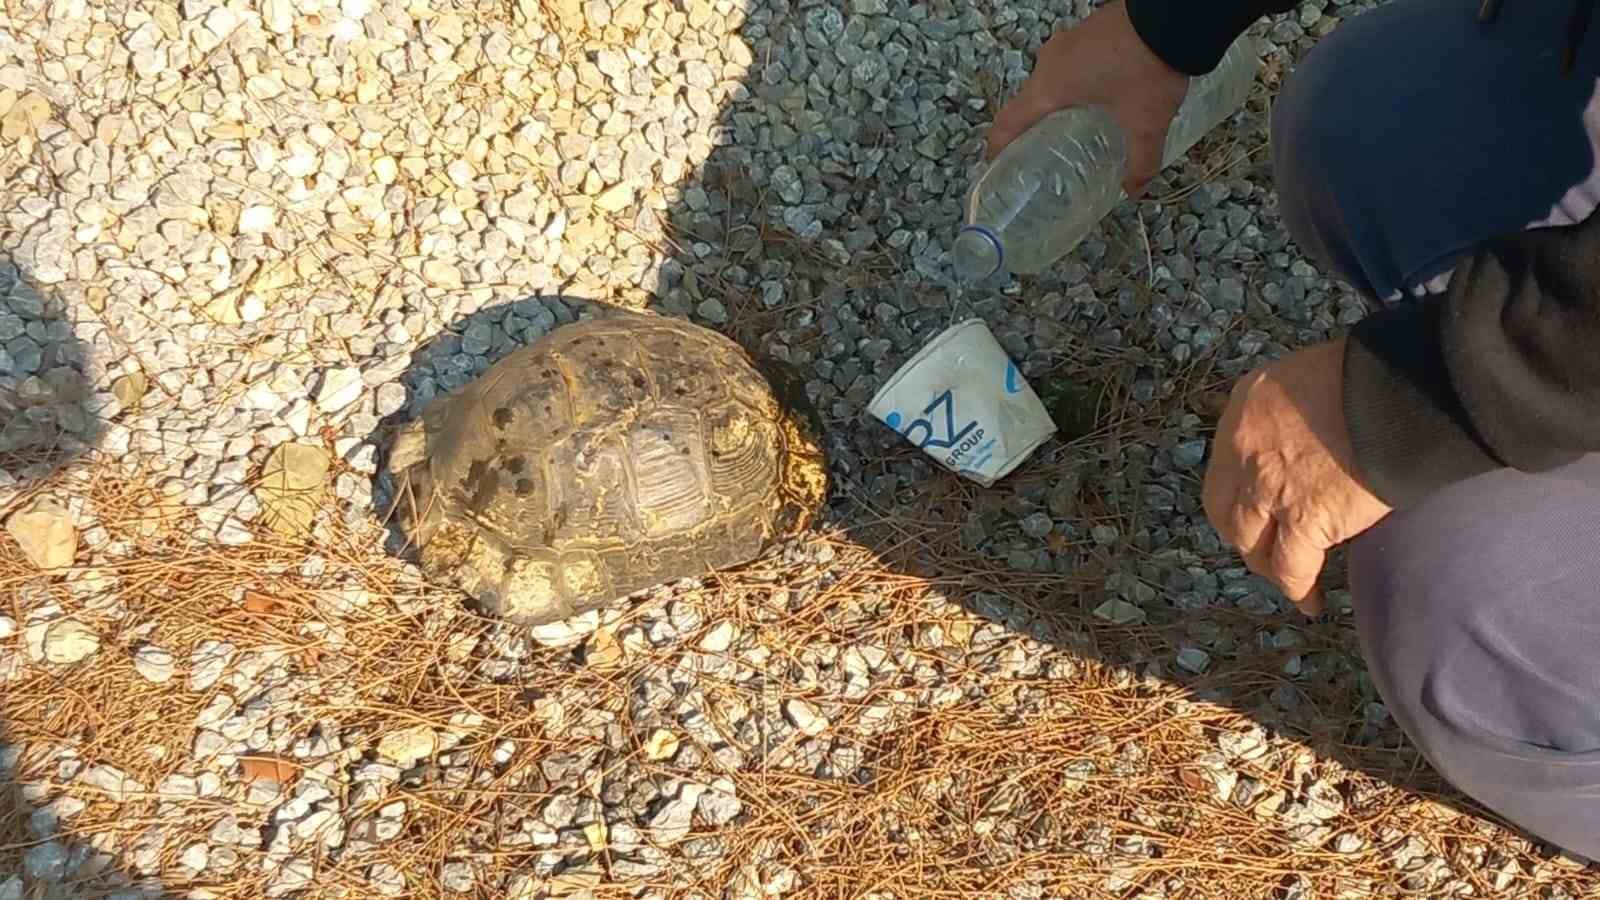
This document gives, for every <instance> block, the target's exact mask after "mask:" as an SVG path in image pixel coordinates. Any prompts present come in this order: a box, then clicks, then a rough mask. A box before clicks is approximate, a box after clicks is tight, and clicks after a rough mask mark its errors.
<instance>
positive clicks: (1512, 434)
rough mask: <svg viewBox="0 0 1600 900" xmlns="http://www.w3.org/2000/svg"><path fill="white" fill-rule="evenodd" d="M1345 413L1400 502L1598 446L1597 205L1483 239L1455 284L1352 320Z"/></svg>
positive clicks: (1380, 488) (1365, 472)
mask: <svg viewBox="0 0 1600 900" xmlns="http://www.w3.org/2000/svg"><path fill="white" fill-rule="evenodd" d="M1344 407H1345V421H1346V425H1347V427H1348V428H1349V430H1350V437H1351V442H1352V443H1353V444H1354V445H1355V451H1356V463H1357V466H1358V467H1359V468H1360V469H1361V471H1362V476H1363V479H1364V480H1365V481H1366V482H1367V485H1368V487H1369V488H1370V489H1371V490H1372V491H1373V492H1374V493H1376V494H1377V495H1378V496H1379V497H1381V498H1382V499H1383V500H1385V501H1386V502H1388V503H1389V504H1390V505H1391V506H1396V507H1399V506H1406V505H1410V504H1414V503H1416V502H1417V501H1418V500H1420V499H1422V498H1423V497H1425V496H1427V495H1428V494H1429V493H1430V492H1432V491H1434V490H1437V489H1438V488H1440V487H1442V486H1444V485H1446V484H1449V483H1450V482H1453V481H1457V480H1461V479H1465V478H1468V477H1471V476H1472V475H1475V474H1478V473H1480V472H1485V471H1489V470H1492V469H1496V468H1513V469H1518V470H1520V471H1524V472H1540V471H1548V470H1550V469H1553V468H1555V467H1557V466H1561V465H1564V464H1566V463H1570V462H1572V461H1574V460H1576V459H1577V458H1579V457H1581V456H1584V455H1586V454H1590V453H1596V452H1600V216H1591V217H1589V219H1587V220H1585V221H1584V222H1581V223H1579V224H1577V225H1569V226H1562V227H1555V228H1539V229H1533V230H1529V231H1520V232H1516V233H1514V234H1507V235H1502V236H1500V237H1497V238H1495V239H1492V240H1489V241H1486V242H1484V244H1483V245H1482V246H1480V247H1479V248H1478V249H1477V250H1476V251H1475V252H1473V253H1472V254H1471V256H1470V257H1468V258H1466V259H1464V260H1463V261H1462V263H1461V264H1459V265H1458V266H1457V268H1456V271H1455V274H1454V275H1453V277H1452V278H1451V280H1450V286H1449V287H1448V288H1447V289H1446V291H1445V293H1443V294H1441V295H1438V296H1435V297H1432V298H1429V299H1427V300H1424V301H1420V302H1417V301H1412V302H1403V303H1401V304H1399V305H1398V306H1396V307H1394V308H1392V309H1390V310H1387V311H1385V312H1382V313H1378V314H1377V315H1374V316H1371V317H1369V318H1367V319H1364V320H1363V321H1361V322H1360V323H1359V324H1357V325H1356V326H1355V327H1354V328H1353V329H1351V332H1350V337H1349V340H1348V343H1347V346H1346V352H1345V364H1344Z"/></svg>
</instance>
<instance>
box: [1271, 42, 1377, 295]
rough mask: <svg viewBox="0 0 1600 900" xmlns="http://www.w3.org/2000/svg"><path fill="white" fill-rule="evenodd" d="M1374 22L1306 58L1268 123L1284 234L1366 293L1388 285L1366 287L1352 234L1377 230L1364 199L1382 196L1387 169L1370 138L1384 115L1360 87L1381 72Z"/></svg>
mask: <svg viewBox="0 0 1600 900" xmlns="http://www.w3.org/2000/svg"><path fill="white" fill-rule="evenodd" d="M1371 15H1372V14H1371V13H1366V14H1364V15H1363V16H1358V17H1356V18H1355V19H1353V20H1351V21H1350V22H1347V23H1345V24H1344V25H1341V26H1340V27H1339V28H1338V29H1336V30H1335V31H1334V32H1333V33H1331V34H1329V35H1328V36H1327V37H1326V38H1324V39H1323V40H1322V41H1321V42H1320V43H1318V44H1317V45H1316V46H1315V47H1314V48H1313V49H1312V51H1311V52H1310V53H1309V54H1307V56H1306V57H1305V59H1304V60H1303V61H1302V62H1301V63H1300V65H1299V66H1298V67H1297V68H1295V70H1294V71H1293V72H1292V73H1290V74H1289V76H1288V77H1287V78H1286V80H1285V83H1284V86H1283V88H1282V90H1281V91H1280V92H1279V94H1278V96H1277V98H1276V99H1275V100H1274V101H1273V105H1272V112H1271V122H1270V133H1271V139H1270V152H1271V154H1272V167H1273V179H1274V182H1275V187H1276V192H1277V196H1278V208H1279V213H1280V216H1281V219H1282V222H1283V225H1284V227H1285V228H1286V229H1287V230H1288V232H1289V235H1290V237H1292V238H1293V239H1294V241H1295V243H1296V244H1297V245H1298V246H1299V247H1300V248H1301V249H1302V250H1303V251H1304V252H1305V253H1306V254H1307V255H1309V256H1310V257H1312V258H1313V259H1315V260H1316V261H1317V263H1318V264H1319V265H1321V266H1323V267H1324V268H1325V269H1328V270H1329V271H1330V273H1331V274H1336V275H1338V276H1339V277H1341V278H1344V279H1345V280H1346V281H1349V282H1351V283H1352V284H1353V285H1355V286H1356V287H1357V288H1358V289H1360V290H1362V291H1363V292H1364V293H1368V294H1372V293H1375V292H1380V291H1383V290H1384V289H1385V286H1383V285H1376V284H1371V283H1369V282H1370V281H1371V280H1372V279H1369V278H1368V277H1367V273H1366V272H1364V271H1363V266H1362V264H1361V262H1360V260H1359V254H1358V251H1357V250H1356V249H1355V247H1353V246H1352V244H1353V238H1354V234H1353V232H1354V231H1356V230H1358V229H1363V228H1368V227H1369V226H1370V225H1371V224H1372V223H1367V222H1362V221H1358V220H1357V216H1360V215H1370V210H1372V209H1373V208H1374V204H1372V203H1370V202H1366V200H1364V199H1363V198H1364V195H1365V194H1367V193H1368V192H1370V191H1372V190H1375V189H1380V188H1379V185H1380V184H1381V183H1382V181H1383V179H1382V177H1381V173H1382V172H1383V171H1384V166H1385V165H1388V164H1389V163H1388V161H1387V160H1386V159H1385V158H1384V153H1385V143H1384V142H1383V141H1381V140H1377V139H1375V138H1374V134H1373V125H1374V122H1375V121H1380V120H1381V116H1382V114H1381V113H1379V112H1378V111H1377V110H1375V109H1374V105H1375V103H1377V102H1379V101H1378V98H1377V97H1375V96H1374V95H1373V93H1372V92H1371V91H1369V90H1367V89H1365V88H1364V87H1363V86H1362V82H1364V81H1366V80H1368V79H1370V78H1371V77H1372V75H1373V72H1374V71H1375V70H1381V68H1382V67H1380V66H1374V65H1373V63H1374V61H1373V60H1372V59H1371V58H1370V57H1371V54H1372V52H1373V49H1374V48H1373V46H1372V44H1373V43H1374V42H1373V41H1371V40H1368V39H1367V38H1366V36H1365V34H1364V32H1365V31H1367V30H1369V29H1368V28H1367V27H1366V23H1365V22H1363V19H1365V18H1367V17H1369V16H1371ZM1385 37H1386V36H1385ZM1381 96H1382V95H1381V94H1380V95H1378V97H1381Z"/></svg>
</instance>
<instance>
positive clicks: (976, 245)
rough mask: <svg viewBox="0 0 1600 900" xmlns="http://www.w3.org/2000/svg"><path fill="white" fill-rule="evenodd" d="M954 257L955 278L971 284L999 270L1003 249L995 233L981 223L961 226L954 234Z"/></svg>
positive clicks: (1002, 261)
mask: <svg viewBox="0 0 1600 900" xmlns="http://www.w3.org/2000/svg"><path fill="white" fill-rule="evenodd" d="M951 256H952V257H953V259H954V265H955V274H956V279H957V280H958V281H960V282H962V283H964V284H972V283H974V282H978V281H982V280H983V279H985V278H988V277H989V276H991V275H993V274H995V273H996V272H998V271H1000V266H1001V265H1002V264H1003V263H1004V261H1005V249H1004V248H1003V247H1002V246H1001V245H1000V239H999V238H998V237H996V236H995V233H994V232H992V231H990V230H989V229H987V228H985V227H983V226H982V225H966V226H963V227H962V229H961V231H960V233H958V234H957V235H956V242H955V248H954V250H953V251H952V253H951Z"/></svg>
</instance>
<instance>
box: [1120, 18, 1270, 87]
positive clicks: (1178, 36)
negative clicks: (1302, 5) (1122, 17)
mask: <svg viewBox="0 0 1600 900" xmlns="http://www.w3.org/2000/svg"><path fill="white" fill-rule="evenodd" d="M1297 3H1298V0H1126V5H1127V9H1128V18H1129V19H1130V20H1131V21H1132V22H1133V27H1134V30H1135V31H1137V32H1138V33H1139V37H1141V38H1142V39H1143V40H1144V42H1145V43H1146V44H1147V45H1149V47H1150V49H1151V50H1153V51H1154V52H1155V54H1156V55H1157V56H1159V57H1161V59H1162V60H1163V61H1165V62H1166V64H1167V65H1169V66H1171V67H1173V68H1174V69H1177V70H1178V71H1179V72H1182V73H1184V74H1185V75H1204V74H1205V73H1207V72H1209V71H1211V70H1212V69H1214V68H1216V65H1217V63H1218V62H1219V61H1220V60H1221V59H1222V55H1223V54H1224V53H1226V52H1227V50H1228V46H1229V45H1230V44H1232V43H1233V42H1234V40H1235V39H1237V38H1238V37H1239V35H1241V34H1243V33H1244V32H1245V30H1246V29H1248V28H1249V27H1250V26H1251V25H1252V24H1253V23H1254V22H1255V21H1256V20H1257V19H1259V18H1261V17H1262V16H1267V15H1273V14H1275V13H1285V12H1288V11H1289V10H1291V9H1294V7H1295V6H1296V5H1297Z"/></svg>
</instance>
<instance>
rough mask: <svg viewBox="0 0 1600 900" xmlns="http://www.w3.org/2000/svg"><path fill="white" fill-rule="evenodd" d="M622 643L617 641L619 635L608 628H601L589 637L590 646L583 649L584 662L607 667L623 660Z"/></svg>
mask: <svg viewBox="0 0 1600 900" xmlns="http://www.w3.org/2000/svg"><path fill="white" fill-rule="evenodd" d="M622 658H623V652H622V645H621V644H620V643H618V642H617V636H616V635H614V634H612V633H611V632H610V631H609V630H607V629H604V628H602V629H600V630H599V631H596V632H595V633H594V637H592V638H590V639H589V646H588V647H587V648H586V649H585V650H584V651H583V659H584V662H586V663H588V664H589V665H591V666H594V667H595V668H597V669H606V668H611V667H612V666H616V665H618V664H620V663H621V662H622Z"/></svg>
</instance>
